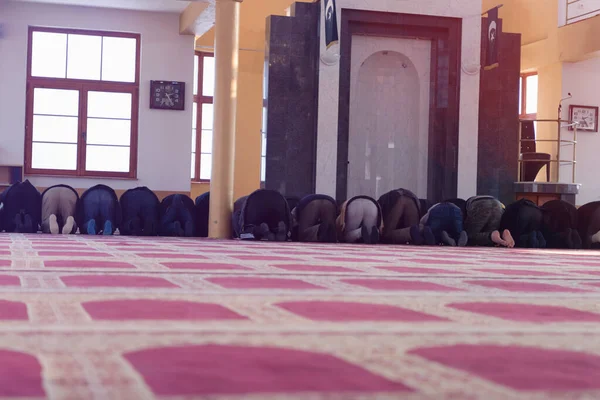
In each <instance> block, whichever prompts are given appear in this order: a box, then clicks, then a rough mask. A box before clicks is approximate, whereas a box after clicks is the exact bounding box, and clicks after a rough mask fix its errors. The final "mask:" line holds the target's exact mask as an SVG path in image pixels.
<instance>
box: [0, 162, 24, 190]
mask: <svg viewBox="0 0 600 400" xmlns="http://www.w3.org/2000/svg"><path fill="white" fill-rule="evenodd" d="M17 182H23V166H22V165H2V164H0V191H2V190H4V189H6V188H7V187H9V186H10V185H12V184H13V183H17Z"/></svg>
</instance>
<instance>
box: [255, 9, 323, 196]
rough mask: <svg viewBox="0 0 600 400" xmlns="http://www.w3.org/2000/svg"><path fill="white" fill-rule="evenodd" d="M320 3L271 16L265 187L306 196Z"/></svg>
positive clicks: (311, 166) (311, 183) (311, 168)
mask: <svg viewBox="0 0 600 400" xmlns="http://www.w3.org/2000/svg"><path fill="white" fill-rule="evenodd" d="M320 12H321V11H320V4H319V3H295V4H294V5H293V6H292V12H291V16H290V17H282V16H271V17H269V18H268V19H267V37H266V40H267V46H266V52H265V57H266V68H265V74H266V85H267V88H268V89H267V101H266V104H267V126H266V128H267V157H266V177H265V178H266V179H265V187H266V188H267V189H273V190H279V191H280V192H281V193H282V194H284V195H286V196H299V197H302V196H304V195H306V194H310V193H314V191H315V175H316V170H315V168H316V157H317V155H316V141H317V109H318V104H317V100H318V82H319V75H318V59H319V30H318V27H319V18H320Z"/></svg>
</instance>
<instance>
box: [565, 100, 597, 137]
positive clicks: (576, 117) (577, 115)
mask: <svg viewBox="0 0 600 400" xmlns="http://www.w3.org/2000/svg"><path fill="white" fill-rule="evenodd" d="M569 119H570V120H571V121H573V122H579V125H577V130H578V131H585V132H598V107H591V106H577V105H574V104H572V105H570V106H569ZM569 130H570V131H572V130H573V128H572V127H571V128H569Z"/></svg>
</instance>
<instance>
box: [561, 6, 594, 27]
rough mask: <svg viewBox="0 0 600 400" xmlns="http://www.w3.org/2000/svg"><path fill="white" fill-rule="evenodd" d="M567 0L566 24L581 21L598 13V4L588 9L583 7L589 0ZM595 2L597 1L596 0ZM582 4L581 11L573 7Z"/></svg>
mask: <svg viewBox="0 0 600 400" xmlns="http://www.w3.org/2000/svg"><path fill="white" fill-rule="evenodd" d="M566 1H567V18H566V22H567V25H569V24H573V23H575V22H579V21H582V20H584V19H588V18H591V17H594V16H596V15H598V14H600V5H597V6H592V7H590V9H589V10H586V9H585V6H586V5H589V4H590V0H566ZM596 3H598V1H597V0H596ZM577 6H582V7H583V12H580V13H578V12H576V11H575V10H574V7H577Z"/></svg>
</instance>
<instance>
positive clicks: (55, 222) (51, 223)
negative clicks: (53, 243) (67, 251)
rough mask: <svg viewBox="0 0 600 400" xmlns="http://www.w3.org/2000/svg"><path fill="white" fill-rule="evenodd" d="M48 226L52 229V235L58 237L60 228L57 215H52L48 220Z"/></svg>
mask: <svg viewBox="0 0 600 400" xmlns="http://www.w3.org/2000/svg"><path fill="white" fill-rule="evenodd" d="M48 225H49V227H50V233H51V234H53V235H58V233H59V230H60V228H59V227H58V220H57V218H56V215H54V214H52V215H51V216H50V217H49V218H48Z"/></svg>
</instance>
